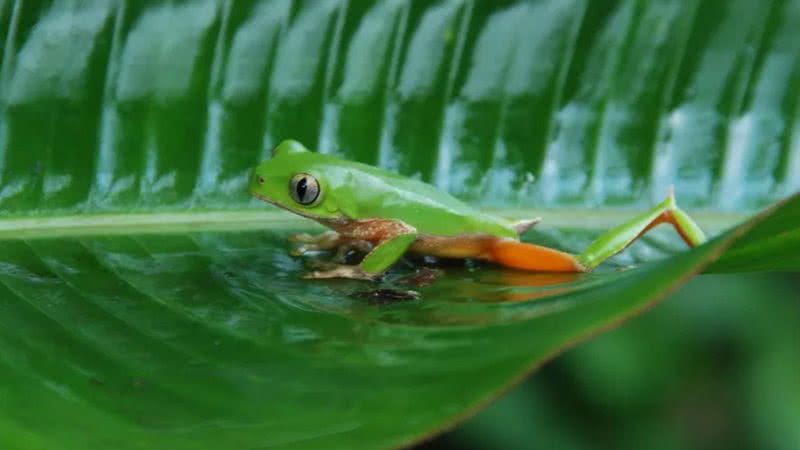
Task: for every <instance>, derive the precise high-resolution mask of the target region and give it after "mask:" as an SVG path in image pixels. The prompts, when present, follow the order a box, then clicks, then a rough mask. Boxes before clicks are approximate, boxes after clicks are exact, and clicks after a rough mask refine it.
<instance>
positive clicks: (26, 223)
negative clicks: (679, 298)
mask: <svg viewBox="0 0 800 450" xmlns="http://www.w3.org/2000/svg"><path fill="white" fill-rule="evenodd" d="M487 211H490V212H491V213H494V214H498V215H502V216H506V217H509V218H532V217H541V218H543V223H542V225H540V226H541V227H545V228H564V229H583V230H601V229H608V228H609V227H611V226H613V225H615V224H619V223H620V222H622V221H624V220H625V219H627V218H629V217H631V216H633V215H635V214H637V213H638V212H640V211H638V210H624V211H623V210H614V209H605V210H587V209H552V210H546V209H491V210H487ZM748 216H749V215H748V214H742V213H727V212H716V211H701V212H697V213H693V217H695V218H696V220H697V221H698V223H699V224H700V226H701V227H703V228H704V229H706V230H707V231H710V232H715V231H720V230H723V229H726V228H729V227H732V226H734V225H736V224H737V223H740V222H742V221H744V220H745V219H747V218H748ZM319 227H320V226H319V225H317V224H315V223H314V222H312V221H310V220H307V219H303V218H302V217H299V216H296V215H293V214H291V213H289V212H285V211H279V210H239V211H230V210H226V211H184V212H153V213H139V212H137V213H124V214H88V215H77V214H74V215H60V216H49V215H48V216H36V217H17V218H10V219H4V220H0V240H8V239H47V238H54V237H64V236H92V235H120V234H154V233H158V234H169V233H186V232H193V231H194V232H196V231H252V230H297V229H304V230H310V229H314V228H319Z"/></svg>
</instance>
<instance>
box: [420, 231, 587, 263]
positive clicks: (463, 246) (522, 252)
mask: <svg viewBox="0 0 800 450" xmlns="http://www.w3.org/2000/svg"><path fill="white" fill-rule="evenodd" d="M411 251H413V252H415V253H419V254H422V255H430V256H438V257H442V258H473V259H482V260H486V261H491V262H494V263H497V264H500V265H503V266H506V267H513V268H516V269H523V270H531V271H538V272H582V271H584V268H583V267H582V266H581V265H580V263H578V262H577V261H576V260H575V257H573V256H572V255H569V254H567V253H564V252H560V251H558V250H555V249H551V248H547V247H542V246H539V245H534V244H528V243H525V242H520V241H518V240H516V239H508V238H500V237H496V236H491V235H466V236H447V237H442V236H421V237H419V238H418V239H417V242H415V243H414V244H413V245H412V246H411Z"/></svg>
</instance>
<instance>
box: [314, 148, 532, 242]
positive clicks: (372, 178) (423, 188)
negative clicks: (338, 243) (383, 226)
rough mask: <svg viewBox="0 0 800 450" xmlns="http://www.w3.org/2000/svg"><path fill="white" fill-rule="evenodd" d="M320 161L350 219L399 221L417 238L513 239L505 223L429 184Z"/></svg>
mask: <svg viewBox="0 0 800 450" xmlns="http://www.w3.org/2000/svg"><path fill="white" fill-rule="evenodd" d="M325 156H326V158H325V160H326V161H325V163H324V164H322V165H320V166H319V168H318V169H317V170H319V171H321V172H324V175H323V176H324V177H325V179H326V181H327V182H328V184H329V186H330V189H331V191H332V193H333V195H334V198H335V199H336V201H337V202H338V207H339V209H340V211H341V212H342V213H344V214H345V215H346V216H348V217H350V218H354V219H369V218H376V217H379V218H387V219H395V220H401V221H403V222H405V223H407V224H408V225H411V226H413V227H414V228H416V229H417V231H418V232H419V233H421V234H427V235H434V236H455V235H462V234H490V235H493V236H500V237H516V236H517V234H516V231H515V230H514V228H513V226H512V223H511V222H510V221H509V220H506V219H503V218H501V217H497V216H494V215H492V214H487V213H484V212H481V211H478V210H477V209H475V208H473V207H471V206H469V205H467V204H466V203H464V202H462V201H461V200H458V199H457V198H455V197H453V196H452V195H450V194H448V193H446V192H443V191H440V190H438V189H436V188H435V187H433V186H431V185H430V184H427V183H424V182H422V181H419V180H416V179H413V178H407V177H403V176H400V175H397V174H395V173H392V172H389V171H387V170H384V169H380V168H377V167H373V166H369V165H366V164H361V163H356V162H352V161H346V160H342V159H339V158H335V157H333V156H328V155H325ZM312 170H313V169H312Z"/></svg>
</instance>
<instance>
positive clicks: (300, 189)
mask: <svg viewBox="0 0 800 450" xmlns="http://www.w3.org/2000/svg"><path fill="white" fill-rule="evenodd" d="M306 183H307V181H306V177H303V178H301V179H300V181H298V182H297V188H296V189H297V198H299V199H300V202H304V201H305V199H306V189H307V186H306Z"/></svg>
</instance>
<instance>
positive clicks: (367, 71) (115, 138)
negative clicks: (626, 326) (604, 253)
mask: <svg viewBox="0 0 800 450" xmlns="http://www.w3.org/2000/svg"><path fill="white" fill-rule="evenodd" d="M799 25H800V2H797V1H787V2H775V3H769V4H768V5H767V6H764V4H759V3H756V2H752V1H749V0H736V1H703V2H701V1H686V2H675V1H653V2H644V3H643V2H638V1H634V0H620V1H617V2H591V1H587V0H583V1H581V0H568V1H564V0H541V1H536V2H528V1H502V2H479V1H469V0H443V1H439V2H411V1H401V0H384V1H377V2H367V1H360V0H330V1H318V2H316V1H294V2H293V1H289V0H285V1H283V0H274V1H267V0H264V1H254V2H233V1H211V0H209V1H203V0H197V1H182V2H167V1H153V2H135V1H128V0H116V1H106V0H94V1H84V2H74V1H69V0H53V1H50V2H30V1H23V0H13V1H5V2H0V36H2V38H3V40H4V41H3V42H4V45H3V46H2V47H0V57H1V58H2V62H1V63H0V211H1V212H2V214H3V216H2V217H3V218H2V219H0V447H2V448H8V449H32V448H33V449H35V448H42V449H51V448H63V449H83V448H95V447H98V448H106V447H109V448H131V449H154V448H157V449H161V448H163V449H182V448H186V449H188V448H192V449H196V448H267V447H270V448H272V447H277V448H298V447H303V448H326V449H328V448H348V449H350V448H384V447H392V446H399V445H406V444H409V443H410V442H413V441H415V440H418V439H420V438H421V437H422V436H426V435H430V433H434V432H436V431H438V430H441V429H442V428H444V427H447V426H450V425H452V424H453V423H454V422H455V421H456V420H457V419H459V418H462V417H465V416H467V415H469V414H471V413H473V412H475V411H476V410H477V409H478V408H479V407H481V406H483V405H485V404H486V403H487V402H488V401H490V400H491V399H493V398H495V397H496V396H498V395H500V393H501V392H503V391H504V390H505V389H507V388H508V387H509V385H510V384H512V383H514V382H516V381H518V380H520V379H521V378H522V377H524V376H526V375H527V374H528V373H530V371H531V370H532V369H534V368H535V367H538V366H539V365H541V364H543V363H544V362H545V361H546V360H548V359H549V358H552V357H554V356H556V355H557V354H558V353H559V352H561V351H563V350H564V349H565V348H567V347H569V346H572V345H575V344H577V343H579V342H580V341H582V340H585V339H588V338H589V337H591V336H593V335H595V334H597V333H600V332H602V331H604V330H606V329H608V328H610V327H613V326H616V325H618V324H619V323H621V322H622V321H623V320H625V319H627V318H629V317H631V316H633V315H635V314H637V313H639V312H641V311H643V310H644V309H646V308H648V307H651V306H652V305H653V304H655V302H657V301H658V300H660V299H662V298H664V297H665V296H666V295H668V294H669V293H670V292H672V291H673V290H674V289H676V288H678V287H679V286H680V285H681V284H682V283H683V282H685V281H686V280H687V279H688V278H689V277H691V276H693V275H694V274H696V273H698V272H699V271H701V270H705V269H708V270H715V271H743V270H776V269H781V270H797V269H798V268H800V259H798V258H797V256H796V255H798V254H800V253H798V250H800V237H798V233H797V230H798V229H800V228H799V227H798V226H799V225H800V204H799V203H800V200H798V198H797V197H789V199H788V200H786V201H784V202H783V203H781V204H780V205H779V206H777V207H774V208H773V209H770V210H768V211H767V212H766V213H764V214H763V215H762V216H759V217H758V218H756V219H754V220H752V221H749V222H746V223H744V224H743V225H740V226H738V227H735V228H732V229H730V230H729V231H727V232H723V230H725V229H728V228H730V227H732V226H734V225H736V224H738V223H740V222H744V221H745V219H746V218H747V217H749V216H750V215H751V214H752V213H753V211H755V210H756V209H757V208H762V207H765V206H767V205H769V204H772V203H774V202H776V201H778V200H780V199H781V198H784V197H788V196H789V195H790V194H791V193H793V192H795V191H797V188H798V186H800V175H798V174H800V150H799V149H800V146H798V145H797V142H796V137H797V129H798V128H797V127H798V125H797V117H798V111H800V103H799V102H798V99H800V96H798V95H796V94H797V89H798V86H800V85H798V82H800V69H799V68H800V63H798V62H799V61H800V58H798V56H800V55H798V53H800V47H798V46H797V45H796V44H795V43H796V36H795V35H796V30H797V28H798V26H799ZM287 137H292V138H295V139H298V140H300V141H302V142H304V143H305V144H307V145H308V146H309V147H316V148H317V149H318V150H320V151H322V152H330V153H336V154H339V155H342V156H344V157H348V158H351V159H357V160H361V161H364V162H368V163H372V164H379V165H382V166H384V167H387V168H390V169H394V170H397V171H399V172H401V173H404V174H406V175H409V176H416V177H420V178H422V179H424V180H427V181H430V182H432V183H434V184H436V185H437V186H439V187H440V188H442V189H445V190H449V191H451V192H453V193H455V194H457V195H459V196H460V197H462V198H465V199H467V200H469V201H471V202H474V203H476V204H480V205H483V206H486V207H492V208H500V209H501V212H502V213H503V214H508V215H518V216H520V217H524V216H531V215H540V214H539V213H541V215H542V216H543V217H544V218H545V221H546V223H550V224H551V225H550V226H549V227H547V226H545V227H543V228H541V229H539V230H537V231H536V232H535V233H534V234H532V235H531V236H530V239H534V240H538V241H541V242H545V243H548V244H550V245H554V246H557V247H560V248H565V249H568V250H572V251H579V250H580V249H581V248H582V247H583V246H584V245H585V244H586V243H588V241H589V240H590V239H591V238H592V237H593V236H595V235H596V234H597V233H598V232H599V231H601V230H603V229H606V228H608V227H609V226H611V225H613V224H616V223H619V221H621V220H623V219H624V218H625V216H627V215H630V214H632V213H633V212H635V211H636V210H639V209H642V208H644V207H647V206H649V205H651V204H652V203H654V202H655V201H658V200H660V199H661V198H662V197H663V196H664V194H665V193H666V191H667V187H668V186H669V185H675V189H676V191H677V196H678V200H679V202H680V203H681V204H682V205H683V206H685V207H688V208H690V209H692V210H693V211H696V212H697V216H698V217H699V219H700V221H701V224H703V225H704V227H705V228H706V229H707V230H709V231H711V232H712V233H711V234H713V235H714V236H716V238H715V239H713V240H712V241H711V242H709V243H708V244H706V245H704V246H702V247H699V248H697V249H694V250H692V251H686V250H685V249H683V248H681V247H675V246H674V245H673V242H672V240H671V238H669V237H667V236H669V235H666V234H661V235H658V234H657V235H655V236H654V237H653V238H648V239H647V240H646V242H644V243H642V244H637V245H634V246H633V247H632V248H631V249H630V251H629V252H627V253H626V254H624V255H622V256H621V257H620V258H618V259H617V261H616V263H617V265H618V266H625V265H628V264H629V263H631V262H643V261H648V262H647V263H645V264H641V265H640V266H638V267H637V268H636V269H633V270H606V271H600V272H598V273H595V274H591V275H583V276H562V275H557V276H554V275H543V274H525V273H519V272H511V271H504V270H499V269H495V268H491V267H484V266H479V267H472V266H453V267H446V268H445V271H446V275H445V276H444V277H442V278H440V279H439V280H437V281H436V282H435V283H433V284H431V285H429V286H423V287H419V288H415V289H417V290H418V291H419V294H420V297H421V298H420V300H416V301H397V300H395V301H394V302H392V301H389V298H388V297H392V296H393V295H397V294H398V291H397V290H398V289H402V290H404V289H409V286H406V285H404V284H402V282H403V281H404V279H405V278H404V277H406V276H407V275H408V274H409V273H410V270H409V267H408V266H404V267H400V268H398V269H397V270H396V271H395V272H393V273H392V274H391V276H390V277H389V280H388V281H387V282H386V283H385V284H383V285H381V286H380V287H382V288H385V289H394V290H395V291H387V290H384V291H377V292H371V290H374V286H372V285H369V284H364V283H360V282H349V281H347V282H346V281H335V282H319V283H311V282H306V281H302V280H300V279H299V276H300V275H301V274H302V273H303V272H304V271H305V270H307V269H306V268H305V267H304V263H311V261H304V260H301V259H297V258H292V257H290V256H289V255H288V253H287V251H286V250H287V246H286V244H285V238H286V235H287V234H288V232H289V230H296V229H298V228H301V227H305V226H307V224H306V223H305V222H303V221H301V220H299V219H297V218H290V217H288V216H286V215H285V214H283V213H279V212H274V211H268V210H267V207H265V206H264V205H262V204H259V203H257V202H255V201H253V200H251V199H250V198H249V197H248V196H247V195H246V193H245V184H246V180H247V178H248V175H249V171H250V168H251V167H252V166H253V165H254V164H256V163H257V162H258V161H259V160H261V159H263V158H266V157H268V154H269V151H270V149H271V148H272V146H273V145H274V144H275V143H277V142H279V141H280V140H282V139H284V138H287ZM676 249H679V251H676ZM612 267H613V266H612Z"/></svg>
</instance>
